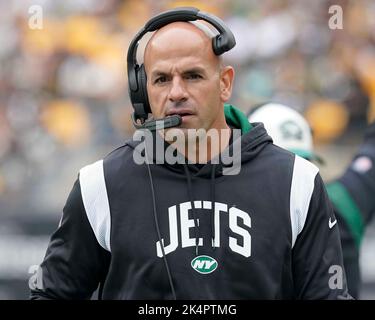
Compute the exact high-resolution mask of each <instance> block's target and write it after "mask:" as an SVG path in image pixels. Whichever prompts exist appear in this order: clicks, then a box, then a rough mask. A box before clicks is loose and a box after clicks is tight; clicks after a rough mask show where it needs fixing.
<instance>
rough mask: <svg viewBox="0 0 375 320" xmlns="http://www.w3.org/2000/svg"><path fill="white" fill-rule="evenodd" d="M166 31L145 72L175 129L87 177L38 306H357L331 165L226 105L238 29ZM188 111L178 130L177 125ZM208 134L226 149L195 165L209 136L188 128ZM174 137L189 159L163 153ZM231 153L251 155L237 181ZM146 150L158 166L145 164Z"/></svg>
mask: <svg viewBox="0 0 375 320" xmlns="http://www.w3.org/2000/svg"><path fill="white" fill-rule="evenodd" d="M177 10H179V9H177ZM174 13H175V11H173V12H172V14H173V17H174V18H172V19H175V17H176V16H178V17H180V16H181V15H182V14H186V13H185V11H183V10H182V13H181V12H180V11H178V14H177V15H174ZM188 14H190V11H189V12H188ZM194 14H196V13H194ZM199 14H200V13H199ZM164 15H165V13H163V16H162V17H164ZM167 15H169V16H172V15H171V14H170V13H167ZM158 17H159V16H158ZM158 19H159V18H158ZM191 20H193V19H191ZM206 20H208V21H210V22H211V23H212V16H209V17H207V16H206ZM147 26H155V20H152V21H150V22H149V23H148V24H147V25H146V27H147ZM146 29H147V28H146ZM155 29H157V30H156V32H155V33H154V34H153V36H152V38H151V39H150V40H149V42H148V44H147V47H146V49H145V54H144V57H145V58H144V71H142V72H145V76H147V92H146V96H147V98H148V100H149V102H150V107H151V111H152V114H153V117H154V118H156V119H164V120H158V121H159V122H157V121H156V120H155V121H156V122H144V123H143V124H142V127H143V128H146V127H147V126H150V127H151V126H152V125H155V126H156V127H158V124H160V123H162V124H163V125H162V128H163V130H156V132H153V134H152V138H153V141H152V144H151V146H152V148H151V147H150V145H147V143H146V147H145V148H139V146H140V145H142V142H140V141H136V140H135V139H133V140H131V141H128V142H126V143H125V145H124V146H122V147H120V148H118V149H116V150H114V151H113V152H112V153H110V154H109V155H108V156H106V157H105V158H104V160H102V161H98V162H96V163H94V164H92V165H89V166H86V167H85V168H83V169H81V171H80V174H79V178H78V180H77V181H76V183H75V185H74V187H73V190H72V192H71V194H70V195H69V198H68V200H67V203H66V206H65V208H64V212H63V217H62V221H61V225H60V227H59V228H58V230H57V231H56V232H55V233H54V235H53V236H52V239H51V242H50V244H49V247H48V250H47V253H46V256H45V259H44V261H43V263H42V264H41V268H42V272H40V273H41V274H42V280H43V281H42V283H43V286H42V288H38V289H35V290H32V298H33V299H42V298H50V299H87V298H90V296H91V294H92V292H93V291H94V290H95V289H96V288H97V287H98V285H100V297H101V298H103V299H338V298H348V297H350V296H349V295H348V293H347V287H346V279H345V275H344V273H343V271H342V256H341V247H340V240H339V233H338V228H337V227H336V228H335V227H333V228H330V227H329V224H328V223H329V221H331V220H332V221H333V220H334V219H335V218H334V216H333V212H332V208H331V206H330V203H329V201H328V197H327V194H326V192H325V189H324V186H323V183H322V180H321V178H320V175H319V173H318V169H317V168H316V167H315V166H314V165H312V164H311V163H310V162H308V161H306V160H304V159H302V158H300V157H297V156H295V155H293V154H291V153H289V152H287V151H284V150H282V149H280V148H278V147H276V146H275V145H273V144H272V140H271V138H270V137H269V136H268V135H267V132H266V131H265V129H264V127H263V126H262V125H259V124H257V125H255V126H252V125H251V124H250V123H249V122H248V121H247V118H246V116H245V115H244V114H243V113H242V112H240V111H239V110H237V109H236V108H234V107H233V106H230V105H226V106H225V108H224V103H225V102H227V101H228V99H229V98H230V95H231V92H232V84H233V78H234V71H233V68H232V67H230V66H223V65H222V63H221V60H220V59H219V57H218V55H220V53H222V52H223V51H221V50H220V45H221V44H222V43H225V41H224V40H225V39H228V31H224V32H226V34H225V35H223V34H221V35H220V36H219V38H216V40H212V39H211V38H210V37H208V36H207V34H206V33H205V32H204V31H202V29H201V28H198V27H197V26H196V25H194V24H192V23H189V22H181V21H176V20H174V21H173V20H172V22H171V20H168V23H164V24H163V25H162V26H159V27H158V28H155ZM220 29H221V30H225V29H226V27H225V26H222V28H220ZM220 37H221V38H220ZM229 38H230V37H229ZM223 39H224V40H223ZM233 45H234V43H233ZM224 46H225V48H224V49H225V50H226V51H227V50H228V48H230V46H227V45H226V44H225V45H224ZM225 50H224V51H225ZM130 56H131V55H130ZM134 56H135V54H134ZM128 57H129V55H128ZM130 60H131V59H130ZM130 60H128V61H130ZM128 68H129V66H128ZM142 68H143V66H142V67H140V68H138V66H136V67H134V69H133V70H130V69H129V70H128V72H129V74H130V76H129V82H130V83H129V86H130V90H133V91H134V92H136V90H138V89H139V86H140V82H138V83H134V79H138V78H139V80H142V79H144V78H145V77H144V76H143V75H142V76H140V77H139V74H138V75H135V74H132V72H136V71H137V72H138V71H139V70H142ZM144 80H145V79H144ZM134 92H133V93H132V94H133V96H132V103H133V106H134V108H135V110H136V111H137V110H138V111H139V109H140V108H142V103H141V102H139V101H141V100H142V99H144V97H143V98H141V99H139V100H137V101H136V99H138V97H136V96H135V95H134ZM138 111H137V112H138ZM176 115H177V117H181V118H182V121H181V123H180V121H179V122H178V123H180V124H179V125H178V124H176V123H174V122H173V121H174V120H171V118H168V117H176ZM137 118H138V116H135V117H134V119H135V120H136V119H137ZM168 119H169V120H168ZM171 123H174V124H173V125H171ZM151 124H152V125H151ZM138 125H139V124H138ZM166 126H167V127H168V126H169V128H168V129H167V130H164V129H165V127H166ZM172 127H173V128H172ZM229 128H231V131H232V134H228V131H229ZM199 129H204V131H206V132H209V131H214V132H216V133H217V136H216V137H215V135H212V138H208V137H206V136H204V137H203V139H202V140H201V141H203V143H202V145H203V146H207V145H211V144H214V145H216V147H215V146H214V148H213V149H212V150H213V151H212V152H210V153H209V154H208V153H206V154H205V157H203V158H204V160H205V161H203V162H202V161H194V160H196V159H193V158H194V154H195V155H196V154H198V156H200V155H201V153H202V152H201V151H200V150H201V149H199V148H198V147H197V146H196V145H194V144H193V152H190V150H188V151H187V149H189V148H188V146H189V144H192V143H193V142H194V141H196V140H197V138H199V139H200V138H201V136H202V133H199V135H198V136H196V137H195V138H189V130H190V131H191V130H193V131H197V130H199ZM236 130H237V131H236ZM238 130H240V131H241V132H242V136H241V137H239V138H236V134H235V133H236V132H238ZM159 131H162V132H159ZM169 133H173V135H174V137H175V138H176V139H177V140H178V139H180V141H181V138H183V139H184V140H183V142H182V143H181V142H179V143H177V144H176V146H175V149H176V150H175V151H176V153H177V154H179V155H180V157H179V160H181V158H183V160H184V162H183V163H181V162H178V163H169V162H168V161H164V162H162V163H161V161H159V160H160V157H159V156H160V154H159V155H158V154H157V155H156V156H155V155H154V154H153V150H155V149H156V147H157V145H159V144H160V140H161V141H162V142H163V143H164V148H165V149H163V151H164V150H165V152H166V153H167V152H168V151H169V150H170V148H171V147H173V146H174V144H173V143H172V142H171V141H172V140H173V141H174V139H167V138H166V137H167V136H168V135H169ZM163 138H165V140H163ZM206 138H207V139H206ZM199 139H198V140H199ZM236 144H237V145H239V146H240V150H239V151H238V150H237V148H236ZM153 147H155V149H154V148H153ZM227 150H231V151H232V152H233V153H236V156H240V161H241V162H240V165H241V166H240V170H239V171H236V170H235V171H236V174H233V172H232V171H231V170H233V169H231V168H228V166H229V165H228V164H226V163H224V161H223V159H224V158H223V157H221V155H222V154H224V153H225V152H226V151H227ZM142 153H144V154H145V156H146V158H147V159H150V158H151V160H153V162H152V163H149V162H146V163H143V164H137V163H135V161H134V159H135V157H136V158H137V157H139V156H142ZM217 160H218V161H217ZM198 162H199V163H198ZM227 169H229V170H227ZM236 169H238V168H236Z"/></svg>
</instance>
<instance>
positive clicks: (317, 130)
mask: <svg viewBox="0 0 375 320" xmlns="http://www.w3.org/2000/svg"><path fill="white" fill-rule="evenodd" d="M332 5H339V6H340V8H342V13H343V19H342V27H343V28H342V29H332V28H330V26H329V20H330V18H332V16H333V13H330V12H329V8H330V7H331V6H332ZM176 6H195V7H198V8H200V9H202V10H204V11H207V12H211V13H213V14H216V15H218V16H219V17H221V18H222V19H223V20H224V21H225V22H226V23H227V24H228V25H229V27H230V28H231V29H232V31H233V32H234V34H235V36H236V39H237V46H236V47H235V48H234V49H233V50H232V51H231V52H229V53H227V54H226V56H225V59H226V61H227V62H228V63H230V64H232V65H234V66H235V67H236V72H237V73H236V80H235V87H234V94H233V98H232V99H231V102H232V103H233V104H235V105H237V106H238V107H240V108H241V109H242V110H244V111H247V110H248V109H249V108H251V106H253V105H255V104H257V103H260V102H264V101H276V102H280V103H285V104H288V105H290V106H292V107H294V108H296V109H298V110H299V111H301V112H303V113H305V115H306V117H307V118H308V120H309V121H310V124H311V125H312V127H313V130H314V134H315V138H316V141H317V142H321V143H334V141H335V139H338V138H340V136H341V135H342V134H344V132H347V131H348V130H349V129H350V127H351V126H358V125H359V126H364V125H365V123H366V121H368V119H370V118H372V117H374V111H375V19H374V18H373V17H374V16H375V2H374V1H373V0H360V1H354V0H352V1H349V0H347V1H339V0H336V1H323V0H317V1H307V0H306V1H293V0H290V1H288V0H281V1H270V0H266V1H265V0H264V1H254V0H236V1H233V0H217V1H209V0H207V1H193V0H191V1H166V0H164V1H151V0H143V1H142V0H106V1H100V0H79V1H76V0H65V1H53V0H14V1H0V19H1V24H0V211H1V214H2V215H6V214H8V212H12V208H13V209H14V208H15V207H17V206H18V207H17V208H18V210H16V209H14V210H16V211H20V210H21V211H22V212H23V214H27V213H26V212H25V210H33V211H38V212H51V210H61V204H62V203H63V201H64V200H65V199H66V197H67V192H68V191H69V188H70V187H71V186H72V183H73V181H74V178H75V175H76V174H77V172H78V170H79V168H81V167H82V166H83V165H85V164H88V163H90V162H93V161H95V160H97V159H100V158H102V157H103V156H104V155H105V154H106V153H107V152H109V151H110V150H112V149H113V148H114V147H116V146H118V145H120V144H121V143H122V141H124V140H125V139H127V138H128V137H129V136H130V135H131V134H132V132H133V128H132V124H131V121H130V114H131V112H132V108H131V105H130V101H129V98H128V94H127V79H126V63H125V61H126V53H127V48H128V45H129V43H130V41H131V39H132V37H133V36H134V35H135V33H136V32H137V31H138V29H139V28H140V27H142V26H143V24H144V23H145V22H146V21H147V20H148V19H149V18H150V17H151V16H153V15H155V14H157V13H159V12H160V11H162V10H165V9H170V8H173V7H176ZM35 8H36V9H35ZM38 8H41V9H42V28H41V29H39V28H34V27H33V26H35V23H34V22H35V21H34V20H35V18H36V12H37V11H34V9H35V10H37V9H38ZM33 23H34V24H33ZM5 208H9V210H6V209H5ZM9 214H10V213H9Z"/></svg>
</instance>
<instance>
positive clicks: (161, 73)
mask: <svg viewBox="0 0 375 320" xmlns="http://www.w3.org/2000/svg"><path fill="white" fill-rule="evenodd" d="M192 73H200V74H205V70H204V68H201V67H194V68H191V69H186V70H184V71H183V72H182V74H192ZM167 75H169V72H166V71H161V70H154V71H152V73H151V76H152V77H158V76H167Z"/></svg>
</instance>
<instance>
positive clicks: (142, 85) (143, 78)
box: [138, 64, 151, 113]
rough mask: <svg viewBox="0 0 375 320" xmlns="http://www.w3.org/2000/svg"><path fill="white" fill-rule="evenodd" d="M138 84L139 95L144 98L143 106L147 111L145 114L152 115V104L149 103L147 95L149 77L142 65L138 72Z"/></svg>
mask: <svg viewBox="0 0 375 320" xmlns="http://www.w3.org/2000/svg"><path fill="white" fill-rule="evenodd" d="M138 84H139V93H140V94H141V96H142V101H143V103H144V104H143V106H144V109H145V113H151V107H150V103H149V102H148V94H147V75H146V71H145V67H144V65H143V64H142V65H141V66H140V68H139V71H138Z"/></svg>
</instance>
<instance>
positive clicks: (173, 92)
mask: <svg viewBox="0 0 375 320" xmlns="http://www.w3.org/2000/svg"><path fill="white" fill-rule="evenodd" d="M187 98H188V94H187V91H186V88H185V86H184V83H183V80H182V79H181V78H179V77H174V78H173V80H172V83H171V88H170V90H169V94H168V99H169V100H170V101H173V102H179V101H185V100H187Z"/></svg>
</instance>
